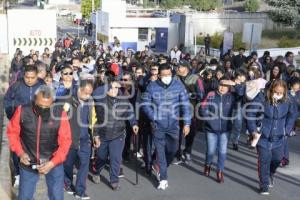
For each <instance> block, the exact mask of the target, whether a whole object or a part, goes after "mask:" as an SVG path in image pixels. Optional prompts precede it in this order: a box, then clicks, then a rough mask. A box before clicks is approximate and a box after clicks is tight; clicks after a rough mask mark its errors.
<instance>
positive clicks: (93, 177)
mask: <svg viewBox="0 0 300 200" xmlns="http://www.w3.org/2000/svg"><path fill="white" fill-rule="evenodd" d="M92 181H93V182H94V183H95V184H99V183H100V182H101V180H100V176H99V175H92Z"/></svg>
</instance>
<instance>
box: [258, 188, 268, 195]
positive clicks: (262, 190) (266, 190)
mask: <svg viewBox="0 0 300 200" xmlns="http://www.w3.org/2000/svg"><path fill="white" fill-rule="evenodd" d="M259 193H260V194H261V195H269V194H270V192H269V189H268V188H262V189H260V192H259Z"/></svg>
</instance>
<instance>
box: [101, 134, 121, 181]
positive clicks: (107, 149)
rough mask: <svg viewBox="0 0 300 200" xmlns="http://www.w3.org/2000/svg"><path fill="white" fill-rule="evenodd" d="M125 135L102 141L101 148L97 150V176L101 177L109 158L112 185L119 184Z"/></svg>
mask: <svg viewBox="0 0 300 200" xmlns="http://www.w3.org/2000/svg"><path fill="white" fill-rule="evenodd" d="M125 137H126V135H125V133H124V134H122V135H121V136H120V137H118V138H116V139H113V140H108V141H101V144H100V147H99V148H98V149H97V152H96V153H97V159H96V166H95V167H96V174H97V175H100V172H101V170H102V169H103V168H104V166H105V164H106V161H107V158H108V156H109V160H110V169H109V176H110V182H111V183H118V182H119V178H118V176H119V172H120V166H121V162H122V152H123V149H124V144H125Z"/></svg>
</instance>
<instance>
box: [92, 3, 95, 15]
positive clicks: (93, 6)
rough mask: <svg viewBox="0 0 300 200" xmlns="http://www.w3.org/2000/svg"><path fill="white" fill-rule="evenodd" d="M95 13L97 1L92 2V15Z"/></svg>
mask: <svg viewBox="0 0 300 200" xmlns="http://www.w3.org/2000/svg"><path fill="white" fill-rule="evenodd" d="M94 11H95V0H92V13H93V12H94Z"/></svg>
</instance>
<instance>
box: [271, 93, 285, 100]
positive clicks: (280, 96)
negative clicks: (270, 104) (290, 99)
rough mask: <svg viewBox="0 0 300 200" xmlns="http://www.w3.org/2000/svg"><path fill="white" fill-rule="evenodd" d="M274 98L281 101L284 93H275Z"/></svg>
mask: <svg viewBox="0 0 300 200" xmlns="http://www.w3.org/2000/svg"><path fill="white" fill-rule="evenodd" d="M273 98H274V99H275V100H276V101H279V100H280V99H282V98H283V94H282V95H277V94H273Z"/></svg>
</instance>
